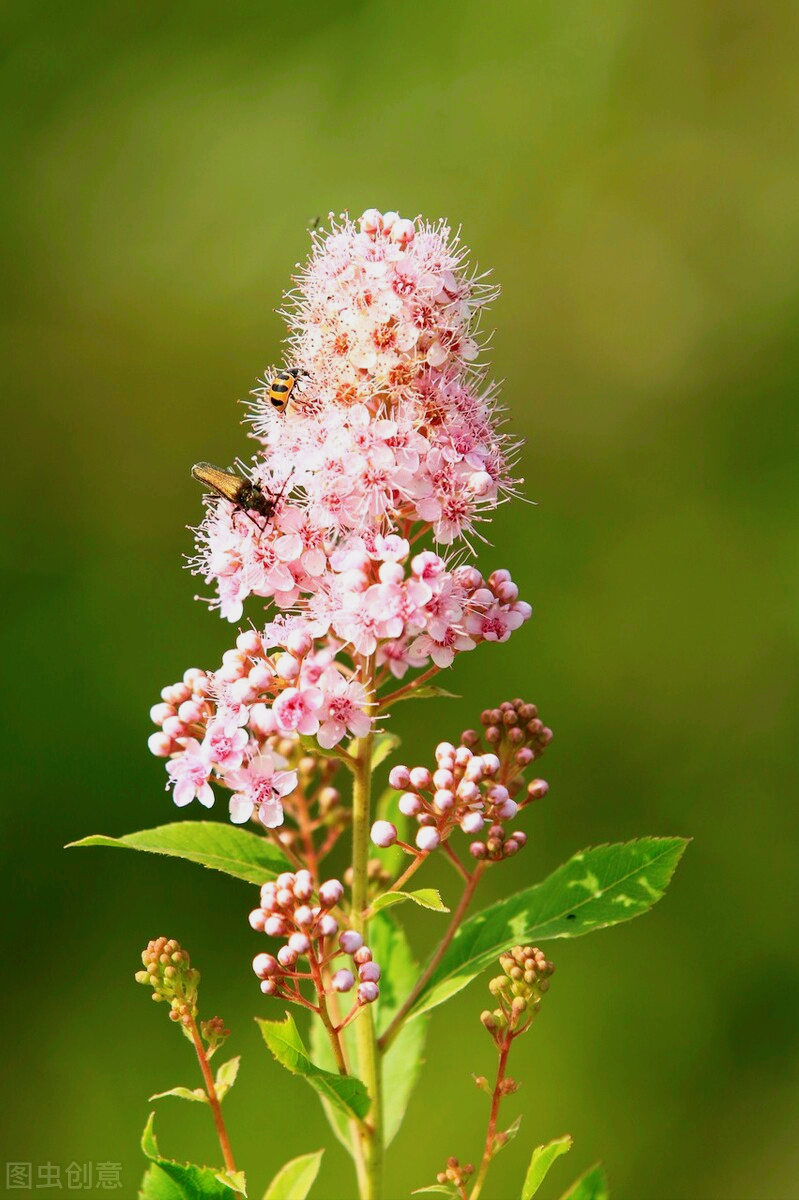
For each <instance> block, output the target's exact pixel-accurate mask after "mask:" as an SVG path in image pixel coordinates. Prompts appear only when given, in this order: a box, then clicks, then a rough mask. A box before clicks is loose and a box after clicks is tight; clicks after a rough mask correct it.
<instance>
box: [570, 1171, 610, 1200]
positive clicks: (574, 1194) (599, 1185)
mask: <svg viewBox="0 0 799 1200" xmlns="http://www.w3.org/2000/svg"><path fill="white" fill-rule="evenodd" d="M560 1200H610V1189H609V1188H608V1181H607V1179H606V1178H605V1172H604V1171H603V1170H602V1167H601V1165H600V1164H599V1163H597V1164H596V1165H595V1166H593V1167H591V1169H590V1171H586V1173H585V1175H581V1176H580V1178H579V1179H578V1180H576V1181H575V1182H574V1183H573V1184H572V1186H571V1187H570V1188H569V1190H568V1192H564V1193H563V1195H562V1196H561V1198H560Z"/></svg>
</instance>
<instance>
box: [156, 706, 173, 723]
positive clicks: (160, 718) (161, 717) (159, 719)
mask: <svg viewBox="0 0 799 1200" xmlns="http://www.w3.org/2000/svg"><path fill="white" fill-rule="evenodd" d="M174 715H175V710H174V708H173V707H172V705H171V704H163V703H161V704H154V705H153V706H152V708H151V709H150V720H151V721H152V723H153V725H163V723H164V721H165V720H166V719H167V717H174Z"/></svg>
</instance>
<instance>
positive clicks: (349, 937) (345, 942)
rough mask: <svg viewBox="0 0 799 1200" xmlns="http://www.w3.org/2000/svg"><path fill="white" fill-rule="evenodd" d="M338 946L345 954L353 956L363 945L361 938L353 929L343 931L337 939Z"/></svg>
mask: <svg viewBox="0 0 799 1200" xmlns="http://www.w3.org/2000/svg"><path fill="white" fill-rule="evenodd" d="M338 944H339V946H340V947H341V949H342V950H343V951H344V953H345V954H355V952H356V951H357V950H360V948H361V946H362V945H363V938H362V937H361V935H360V934H359V933H356V931H355V930H354V929H345V930H344V932H343V933H342V935H341V937H340V938H339V939H338Z"/></svg>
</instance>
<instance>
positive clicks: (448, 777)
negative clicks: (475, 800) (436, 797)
mask: <svg viewBox="0 0 799 1200" xmlns="http://www.w3.org/2000/svg"><path fill="white" fill-rule="evenodd" d="M454 782H455V777H454V776H453V774H452V772H451V771H445V770H443V769H442V768H441V767H439V769H438V770H437V771H436V772H435V773H434V775H433V784H434V786H435V787H437V788H451V787H452V785H453V783H454Z"/></svg>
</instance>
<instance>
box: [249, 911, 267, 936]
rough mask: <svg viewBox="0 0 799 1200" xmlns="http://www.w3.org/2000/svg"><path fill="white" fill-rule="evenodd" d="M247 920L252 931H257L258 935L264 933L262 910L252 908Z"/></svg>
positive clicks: (264, 914)
mask: <svg viewBox="0 0 799 1200" xmlns="http://www.w3.org/2000/svg"><path fill="white" fill-rule="evenodd" d="M248 919H249V922H250V925H251V926H252V928H253V929H255V930H257V932H258V933H263V932H264V925H265V923H266V913H265V912H264V910H263V909H262V908H254V909H253V910H252V912H251V913H250V916H249V918H248Z"/></svg>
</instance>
